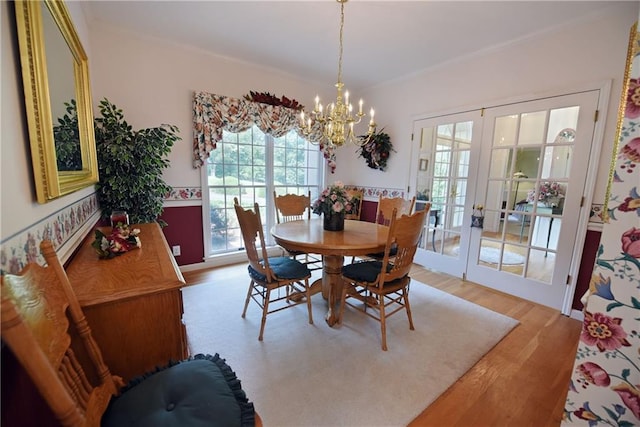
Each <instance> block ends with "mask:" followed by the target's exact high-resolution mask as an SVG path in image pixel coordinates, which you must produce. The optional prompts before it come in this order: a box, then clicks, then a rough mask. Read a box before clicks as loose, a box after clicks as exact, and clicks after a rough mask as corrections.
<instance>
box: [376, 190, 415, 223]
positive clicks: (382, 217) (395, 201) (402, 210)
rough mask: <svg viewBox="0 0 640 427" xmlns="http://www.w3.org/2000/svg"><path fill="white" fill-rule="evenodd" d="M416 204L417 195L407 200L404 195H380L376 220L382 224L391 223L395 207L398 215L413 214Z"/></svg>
mask: <svg viewBox="0 0 640 427" xmlns="http://www.w3.org/2000/svg"><path fill="white" fill-rule="evenodd" d="M415 204H416V198H415V196H414V197H412V198H411V199H409V200H406V199H404V198H402V197H383V196H382V195H380V197H379V199H378V208H377V210H376V222H377V223H378V224H382V225H389V224H390V223H391V218H392V214H393V210H394V209H395V210H396V211H397V213H398V215H411V213H412V212H413V207H414V205H415Z"/></svg>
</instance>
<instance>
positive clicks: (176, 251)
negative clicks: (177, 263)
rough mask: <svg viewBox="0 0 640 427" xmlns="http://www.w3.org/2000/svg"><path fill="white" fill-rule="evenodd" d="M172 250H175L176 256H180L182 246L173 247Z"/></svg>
mask: <svg viewBox="0 0 640 427" xmlns="http://www.w3.org/2000/svg"><path fill="white" fill-rule="evenodd" d="M171 249H173V255H174V256H180V245H176V246H173V247H172V248H171Z"/></svg>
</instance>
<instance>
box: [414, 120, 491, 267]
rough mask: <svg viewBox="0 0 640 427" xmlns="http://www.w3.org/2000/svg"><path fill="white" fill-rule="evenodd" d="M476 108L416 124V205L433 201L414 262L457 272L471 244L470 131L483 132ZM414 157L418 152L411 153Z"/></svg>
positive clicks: (473, 163)
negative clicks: (469, 219) (469, 226)
mask: <svg viewBox="0 0 640 427" xmlns="http://www.w3.org/2000/svg"><path fill="white" fill-rule="evenodd" d="M480 118H481V117H480V112H479V111H474V112H470V113H461V114H455V115H449V116H446V117H436V118H432V119H425V120H420V121H419V122H417V123H416V125H415V127H414V139H415V136H417V137H418V140H419V148H418V150H419V151H418V156H417V159H418V163H417V165H414V169H415V171H414V175H415V177H416V178H415V180H414V182H415V183H416V186H415V189H416V210H420V209H422V208H423V207H424V205H425V204H426V203H431V210H430V216H429V221H428V224H427V227H426V230H425V232H424V233H423V235H422V240H421V242H420V246H419V249H418V251H417V253H416V255H415V262H416V263H418V264H422V265H425V266H429V265H431V266H434V265H437V266H438V268H437V269H438V270H439V271H442V272H445V273H448V274H451V275H453V276H457V277H461V276H462V275H463V274H464V273H465V270H466V259H467V251H468V249H469V233H468V223H467V222H468V221H467V219H468V218H467V216H468V215H465V212H468V211H469V207H468V206H466V204H467V203H468V202H471V201H472V200H473V195H474V191H475V188H474V184H473V183H474V181H473V180H471V179H470V177H473V176H475V174H476V169H477V164H478V155H479V152H480V150H479V149H478V148H477V147H476V148H475V149H473V144H472V141H473V138H474V135H479V134H480V133H481V128H480V126H481V124H482V121H481V120H479V119H480ZM413 157H414V158H415V157H416V156H413Z"/></svg>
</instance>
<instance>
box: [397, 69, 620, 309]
mask: <svg viewBox="0 0 640 427" xmlns="http://www.w3.org/2000/svg"><path fill="white" fill-rule="evenodd" d="M611 85H612V82H611V81H610V80H607V81H603V82H598V83H595V84H593V83H592V84H582V85H577V86H576V87H574V88H572V89H573V90H568V91H564V92H555V93H553V92H550V93H546V94H540V96H539V97H538V98H536V99H531V98H528V99H527V98H520V99H516V98H512V99H508V100H505V102H502V103H500V102H496V103H494V104H493V106H484V108H477V109H473V108H468V109H465V110H463V112H456V111H455V110H450V111H447V112H441V113H438V114H433V115H431V116H427V117H425V116H423V117H416V118H415V119H414V121H413V134H412V141H413V143H412V156H411V158H412V159H413V160H412V164H411V174H410V181H409V182H410V185H409V192H410V193H411V192H414V194H416V196H417V202H416V207H417V208H419V203H420V202H421V201H420V198H421V197H424V194H421V193H423V188H421V181H420V178H419V175H418V173H419V171H420V169H422V167H421V166H428V168H429V169H430V168H431V164H432V159H431V157H430V156H428V157H427V156H425V158H424V159H423V158H422V157H423V155H424V153H421V152H420V149H421V147H420V145H421V143H423V141H422V140H421V129H422V127H423V126H434V125H436V124H438V123H447V122H451V121H454V120H456V116H458V115H465V114H466V115H468V116H469V117H471V119H472V120H475V121H478V123H479V129H482V128H483V127H484V126H490V125H487V124H485V123H484V120H483V118H482V117H481V112H484V111H486V110H489V109H492V108H499V107H502V106H507V105H516V104H521V103H527V102H531V101H536V100H544V99H551V98H558V97H564V96H567V95H578V94H585V93H590V94H592V95H594V96H595V98H596V101H595V104H596V106H595V108H597V110H598V112H599V113H600V114H599V116H600V117H606V116H607V108H608V101H609V96H610V91H611ZM458 111H460V110H458ZM591 113H592V114H593V113H595V112H594V111H592V112H591ZM592 120H595V119H593V118H592ZM592 124H593V123H592ZM605 124H606V123H605V121H604V120H603V119H600V120H598V121H596V123H595V126H594V127H592V134H591V135H584V137H585V138H588V139H589V142H588V143H587V146H588V148H586V149H587V150H588V152H589V153H588V161H587V170H588V172H587V175H586V178H585V179H584V180H583V182H582V184H583V186H582V191H581V193H580V198H581V200H582V206H583V208H582V209H581V210H580V212H575V213H573V214H572V215H575V217H576V218H575V219H576V220H577V223H578V226H577V229H576V235H574V236H572V239H571V240H572V242H573V246H571V242H566V241H563V242H558V243H557V244H559V245H560V246H558V247H557V253H564V254H569V259H568V261H567V264H569V265H570V267H569V274H570V276H569V277H567V278H564V280H565V281H568V283H567V285H566V286H565V287H564V298H558V300H562V307H561V312H562V313H563V314H566V315H568V314H570V313H571V311H572V301H573V297H574V293H575V288H576V282H577V280H576V279H577V276H578V271H579V269H580V261H581V258H582V251H583V246H584V243H585V239H586V230H587V226H588V224H589V215H588V214H589V209H588V207H589V206H590V204H591V201H592V198H593V196H594V193H595V182H596V178H597V175H598V167H599V163H600V153H601V149H602V145H603V137H604V129H605ZM481 135H482V131H479V132H475V131H474V137H473V141H472V152H471V154H472V155H471V162H470V174H469V176H470V177H474V178H476V177H477V167H478V165H479V164H480V159H479V157H480V156H479V154H478V152H479V151H480V145H481V142H482V136H481ZM476 137H477V138H476ZM476 141H478V143H477V144H476ZM587 146H585V147H587ZM607 154H608V153H607ZM476 162H477V163H476ZM474 168H476V170H475V171H474V170H473V169H474ZM525 181H529V182H533V181H534V180H532V179H528V178H521V179H517V178H514V179H513V182H511V183H509V188H502V189H499V190H498V191H510V192H511V194H512V197H513V200H510V202H511V206H509V203H510V202H507V207H510V208H511V209H512V210H513V209H514V208H515V204H514V203H515V202H517V201H518V200H520V199H521V198H526V196H527V191H524V190H525V189H526V186H523V185H522V183H523V182H525ZM475 182H476V184H475V185H477V183H478V182H480V180H479V179H475ZM518 182H520V188H518ZM422 187H424V185H423V184H422ZM427 188H428V187H427ZM468 190H469V193H468V197H467V200H466V201H465V204H464V206H465V210H464V221H463V231H462V233H463V234H462V235H463V236H464V234H465V230H468V231H470V232H475V231H477V230H478V229H473V231H471V230H470V227H469V223H470V216H471V213H472V211H473V209H472V207H473V205H474V203H481V200H480V199H479V198H476V188H475V187H474V188H469V189H468ZM576 191H578V189H576ZM422 203H423V204H424V203H426V202H425V201H422ZM541 209H543V208H541ZM536 213H537V215H538V216H539V217H542V218H541V219H540V221H546V223H547V224H542V223H539V224H536V223H534V224H533V225H532V226H530V228H529V229H527V230H530V229H531V228H532V229H533V230H534V231H535V230H536V229H537V230H539V233H542V234H543V237H544V238H546V236H545V235H544V230H549V228H550V227H549V226H548V223H549V222H551V221H554V222H555V221H556V219H557V218H558V216H557V215H556V214H555V213H553V212H542V211H540V212H536ZM529 216H531V214H530V215H529ZM494 220H495V219H494ZM498 220H499V218H498ZM487 221H491V219H487V218H485V223H486V222H487ZM433 223H434V220H433V218H431V221H430V225H428V226H427V227H426V228H425V233H424V234H423V243H422V245H421V246H422V249H419V250H418V253H417V254H416V258H415V260H416V262H417V263H419V264H422V265H424V266H426V267H427V268H434V269H435V270H437V271H441V272H444V273H448V274H452V275H454V276H456V277H463V278H465V276H466V260H467V258H468V256H467V255H468V253H469V250H468V247H467V248H466V249H465V248H463V247H461V249H460V256H458V257H457V258H455V259H453V258H451V257H438V256H439V254H437V253H436V251H435V249H437V241H436V236H435V232H434V231H437V229H436V230H434V225H433ZM556 225H557V224H556ZM545 227H546V228H545ZM553 229H554V234H555V229H556V226H555V225H554V226H553ZM554 238H555V239H556V241H557V236H553V235H552V236H551V239H554ZM469 239H470V237H469ZM432 243H434V244H432ZM434 246H435V247H434ZM478 250H479V247H478ZM463 256H464V257H463ZM446 258H449V262H447V261H448V260H447V259H446ZM451 260H452V261H451ZM461 260H464V263H465V266H464V267H462V268H461V267H460V266H459V264H460V263H461ZM563 262H564V261H563ZM451 263H452V264H458V266H457V267H456V266H455V265H454V266H453V268H451V269H449V268H448V266H449V265H448V264H451ZM524 297H525V298H528V299H531V300H535V298H534V297H530V296H524ZM553 306H554V307H556V308H558V304H557V303H555V304H553Z"/></svg>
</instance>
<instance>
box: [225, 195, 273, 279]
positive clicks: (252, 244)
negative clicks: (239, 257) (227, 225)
mask: <svg viewBox="0 0 640 427" xmlns="http://www.w3.org/2000/svg"><path fill="white" fill-rule="evenodd" d="M233 203H234V207H235V209H236V215H237V216H238V222H239V223H240V230H241V232H242V239H243V241H244V248H245V250H246V251H247V258H248V259H249V265H251V267H252V268H253V269H254V270H255V271H257V272H259V273H260V274H262V275H264V276H265V277H266V282H272V281H274V280H275V278H274V276H273V273H272V271H271V268H269V255H268V253H267V247H266V245H265V243H264V230H263V228H262V219H261V218H260V208H259V207H258V204H257V203H254V205H253V206H254V210H251V209H244V208H243V207H242V206H240V202H239V201H238V198H237V197H234V198H233Z"/></svg>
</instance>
